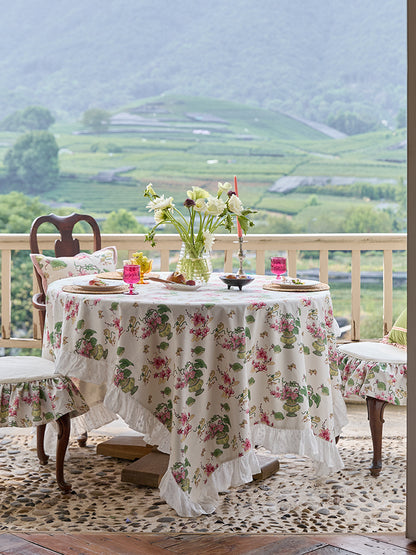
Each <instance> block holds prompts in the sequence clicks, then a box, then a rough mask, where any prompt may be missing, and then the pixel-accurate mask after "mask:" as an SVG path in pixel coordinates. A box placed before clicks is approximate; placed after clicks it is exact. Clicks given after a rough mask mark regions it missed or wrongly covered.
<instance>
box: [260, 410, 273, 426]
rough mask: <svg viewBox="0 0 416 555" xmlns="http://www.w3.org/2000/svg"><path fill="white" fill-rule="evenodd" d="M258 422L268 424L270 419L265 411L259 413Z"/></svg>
mask: <svg viewBox="0 0 416 555" xmlns="http://www.w3.org/2000/svg"><path fill="white" fill-rule="evenodd" d="M260 422H262V423H263V424H267V426H270V425H271V424H270V419H269V417H268V415H267V414H266V413H265V412H262V413H261V415H260Z"/></svg>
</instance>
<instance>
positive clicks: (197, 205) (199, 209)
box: [194, 198, 206, 212]
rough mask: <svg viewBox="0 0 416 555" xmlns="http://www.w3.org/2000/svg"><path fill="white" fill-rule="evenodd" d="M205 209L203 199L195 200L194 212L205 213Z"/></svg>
mask: <svg viewBox="0 0 416 555" xmlns="http://www.w3.org/2000/svg"><path fill="white" fill-rule="evenodd" d="M205 207H206V206H205V199H203V198H197V199H196V201H195V206H194V208H195V210H196V212H205Z"/></svg>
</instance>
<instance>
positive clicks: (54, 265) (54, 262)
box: [51, 258, 67, 270]
mask: <svg viewBox="0 0 416 555" xmlns="http://www.w3.org/2000/svg"><path fill="white" fill-rule="evenodd" d="M51 266H52V268H53V269H54V270H59V269H61V268H66V267H67V263H66V262H63V261H62V260H59V259H57V258H53V259H52V260H51Z"/></svg>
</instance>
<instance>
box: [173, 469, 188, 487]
mask: <svg viewBox="0 0 416 555" xmlns="http://www.w3.org/2000/svg"><path fill="white" fill-rule="evenodd" d="M172 474H173V477H174V478H175V481H176V483H177V484H181V483H182V481H183V480H185V478H186V474H185V470H184V468H183V467H182V468H181V469H175V470H172Z"/></svg>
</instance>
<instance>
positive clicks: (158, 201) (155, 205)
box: [146, 195, 175, 212]
mask: <svg viewBox="0 0 416 555" xmlns="http://www.w3.org/2000/svg"><path fill="white" fill-rule="evenodd" d="M174 206H175V205H174V204H173V197H169V198H165V195H162V196H161V197H159V198H155V199H154V200H151V201H150V202H149V204H148V205H147V206H146V208H148V209H149V212H151V211H152V210H165V209H166V208H173V207H174Z"/></svg>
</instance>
